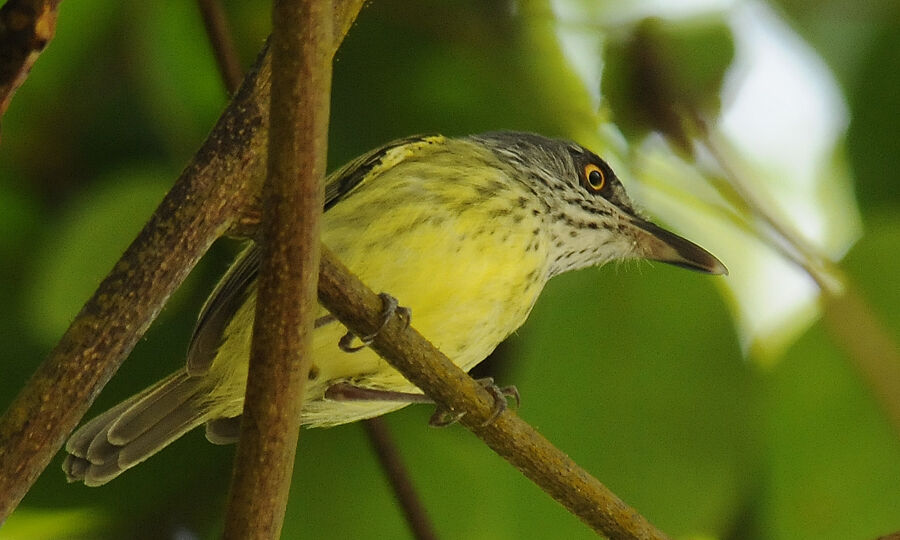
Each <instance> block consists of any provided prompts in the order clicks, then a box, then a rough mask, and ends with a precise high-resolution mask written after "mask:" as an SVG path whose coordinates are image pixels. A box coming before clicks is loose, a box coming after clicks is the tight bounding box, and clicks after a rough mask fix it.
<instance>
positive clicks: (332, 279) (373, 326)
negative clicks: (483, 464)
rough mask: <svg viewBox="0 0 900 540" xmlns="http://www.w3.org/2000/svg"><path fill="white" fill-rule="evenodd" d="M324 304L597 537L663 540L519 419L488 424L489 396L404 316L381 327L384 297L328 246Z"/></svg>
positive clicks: (510, 415)
mask: <svg viewBox="0 0 900 540" xmlns="http://www.w3.org/2000/svg"><path fill="white" fill-rule="evenodd" d="M400 300H401V302H402V300H403V299H402V298H401V299H400ZM319 301H320V302H321V303H322V305H323V306H325V307H326V308H327V309H328V310H329V311H330V312H331V313H332V314H333V315H334V316H335V317H337V318H338V320H340V321H341V323H343V324H344V325H345V326H347V328H348V329H350V330H351V331H352V332H353V333H354V334H356V335H371V334H373V333H374V334H376V336H375V340H374V342H373V343H372V345H371V347H372V349H374V350H375V352H377V353H378V354H379V355H380V356H381V357H383V358H384V359H385V360H387V361H388V362H389V363H390V364H391V365H392V366H393V367H395V368H396V369H397V370H398V371H400V372H401V373H402V374H403V376H404V377H406V378H407V379H409V380H410V381H411V382H412V383H413V384H415V385H416V386H418V387H419V388H421V389H422V391H424V392H425V393H426V394H428V396H429V397H431V398H432V399H434V400H435V402H436V403H438V404H439V405H442V406H443V407H445V408H447V410H450V411H459V412H465V414H464V415H463V416H462V419H461V420H460V423H461V424H462V425H463V426H465V427H466V428H468V429H469V430H471V431H472V432H473V433H475V435H477V436H478V437H479V438H480V439H482V440H483V441H484V442H485V443H486V444H487V445H488V446H490V447H491V448H492V449H493V450H494V451H495V452H497V454H499V455H500V456H501V457H503V458H504V459H506V460H507V461H509V462H510V463H511V464H512V465H513V466H515V467H516V468H517V469H519V470H520V471H522V473H523V474H525V476H527V477H528V478H530V479H531V480H532V481H533V482H534V483H536V484H537V485H539V486H540V487H541V489H543V490H544V491H546V492H547V493H548V494H549V495H550V496H552V497H553V498H554V499H556V500H557V501H558V502H559V503H561V504H562V505H563V506H565V507H566V508H567V509H568V510H569V511H570V512H572V513H573V514H575V515H576V516H578V517H579V518H580V519H581V520H582V521H584V522H585V523H586V524H587V525H589V526H590V527H592V528H593V529H594V530H596V531H597V532H601V533H603V534H604V535H606V536H608V537H609V538H612V539H634V538H641V539H661V538H666V536H665V535H664V534H663V533H662V532H660V531H658V530H657V529H655V528H654V527H653V525H651V524H650V523H649V522H648V521H647V520H646V519H645V518H644V517H643V516H641V515H640V514H638V513H637V511H635V510H634V509H632V508H629V507H628V506H627V505H626V504H625V503H624V502H622V501H621V500H620V499H619V498H618V497H616V496H615V494H613V493H612V492H611V491H609V489H607V488H606V486H604V485H603V484H601V483H600V482H599V481H598V480H597V479H595V478H593V477H592V476H591V475H590V474H589V473H588V472H587V471H585V470H584V469H582V468H581V467H579V466H578V464H577V463H575V462H574V461H572V459H571V458H569V457H568V456H567V455H565V454H564V453H563V452H561V451H560V450H558V449H557V448H555V447H554V446H553V445H552V444H550V442H549V441H548V440H547V439H545V438H544V437H543V436H541V435H540V434H539V433H538V432H537V431H535V430H534V428H532V427H531V426H529V425H528V424H527V423H525V422H524V421H522V420H521V419H520V418H519V417H518V416H517V415H516V414H515V413H514V412H512V411H510V410H506V411H504V412H503V413H502V414H501V415H500V416H498V417H497V418H496V420H493V421H491V418H492V416H493V413H494V398H493V397H492V396H491V394H489V393H488V392H487V391H486V390H485V389H484V387H483V386H482V385H480V384H479V383H477V382H476V381H475V380H474V379H472V378H471V377H470V376H468V375H467V374H466V373H465V372H464V371H463V370H461V369H460V368H459V367H458V366H456V365H455V364H453V362H451V361H450V360H449V359H448V358H447V357H446V356H444V355H443V354H442V353H441V352H440V351H439V350H437V349H436V348H435V347H434V345H432V344H431V343H430V342H429V341H428V340H426V339H425V338H424V337H422V335H421V334H419V333H418V332H416V331H415V330H414V329H413V328H408V327H407V325H406V321H405V320H404V319H403V318H402V317H401V316H399V315H396V314H395V315H394V316H393V317H392V318H391V320H390V321H389V322H388V324H387V325H385V326H383V327H382V322H383V320H382V319H383V314H382V301H381V297H380V296H378V295H376V294H375V293H373V292H372V291H371V290H369V289H368V288H367V287H366V286H365V285H364V284H363V283H362V282H360V281H359V279H358V278H357V277H356V276H354V275H353V274H351V273H350V271H349V270H347V268H346V267H344V265H343V264H341V262H340V261H338V260H337V258H336V257H335V256H334V255H333V254H332V253H331V252H329V251H328V249H327V248H326V247H325V246H322V263H321V267H320V269H319ZM413 325H415V320H413Z"/></svg>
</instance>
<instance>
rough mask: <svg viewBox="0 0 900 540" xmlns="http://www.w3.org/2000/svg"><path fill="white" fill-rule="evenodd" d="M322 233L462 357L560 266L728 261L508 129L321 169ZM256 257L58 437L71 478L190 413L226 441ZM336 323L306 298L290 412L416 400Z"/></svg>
mask: <svg viewBox="0 0 900 540" xmlns="http://www.w3.org/2000/svg"><path fill="white" fill-rule="evenodd" d="M322 240H323V242H324V243H325V244H326V245H327V246H328V247H329V248H330V249H331V250H332V251H333V252H334V253H335V254H337V255H338V257H339V258H340V259H341V260H342V261H343V262H344V263H345V264H346V265H347V266H348V267H349V268H350V269H351V270H352V271H353V272H355V273H356V274H357V275H358V276H359V277H360V278H361V279H362V280H363V281H364V282H365V283H366V284H367V285H369V286H370V287H371V288H373V289H375V290H381V291H386V292H387V293H390V294H391V295H393V296H394V297H396V298H397V299H399V301H400V302H401V303H402V304H403V305H404V306H408V307H409V308H410V309H411V311H412V313H413V314H415V319H414V326H415V327H416V328H417V329H418V330H419V331H420V332H421V333H422V334H423V335H424V336H426V337H427V338H429V339H430V340H431V341H432V343H434V344H435V345H436V346H437V347H438V348H439V349H440V350H441V351H442V352H443V353H444V354H446V355H447V356H448V357H449V358H450V359H451V360H452V361H453V362H454V363H456V364H457V365H459V366H460V367H461V368H462V369H464V370H469V369H470V368H472V367H473V366H474V365H475V364H477V363H478V362H480V361H482V360H484V358H485V357H487V355H488V354H490V352H491V351H493V350H494V348H495V347H496V346H497V345H498V344H499V343H500V342H501V341H503V339H505V338H506V337H507V336H509V335H510V334H511V333H512V332H513V331H515V330H516V329H517V328H519V326H521V325H522V323H523V322H525V319H526V317H527V316H528V314H529V312H530V311H531V308H532V306H533V305H534V303H535V301H536V300H537V298H538V296H539V295H540V293H541V290H542V289H543V288H544V284H545V283H547V280H549V279H550V278H552V277H553V276H556V275H559V274H561V273H563V272H568V271H570V270H577V269H579V268H584V267H588V266H597V265H602V264H604V263H606V262H608V261H611V260H621V259H649V260H655V261H662V262H666V263H671V264H674V265H677V266H681V267H684V268H689V269H692V270H699V271H701V272H706V273H710V274H724V273H726V269H725V266H723V265H722V263H721V262H719V260H718V259H716V258H715V257H714V256H713V255H711V254H710V253H708V252H707V251H705V250H704V249H702V248H700V247H699V246H697V245H696V244H693V243H691V242H689V241H687V240H685V239H684V238H681V237H679V236H677V235H675V234H673V233H670V232H668V231H666V230H664V229H661V228H660V227H658V226H656V225H654V224H652V223H650V222H648V221H647V220H645V219H644V218H642V217H641V216H640V215H639V214H638V212H637V211H636V210H635V208H634V206H633V205H632V203H631V201H630V200H629V199H628V196H627V195H626V193H625V189H624V188H623V187H622V184H621V183H620V182H619V180H618V178H616V175H615V173H613V171H612V169H610V167H609V165H608V164H607V163H606V162H605V161H603V160H602V159H600V158H599V157H598V156H597V155H596V154H594V153H592V152H590V151H589V150H587V149H585V148H583V147H581V146H579V145H577V144H574V143H572V142H568V141H563V140H556V139H549V138H545V137H542V136H539V135H534V134H529V133H517V132H494V133H485V134H482V135H475V136H470V137H463V138H447V137H442V136H421V137H410V138H406V139H401V140H398V141H394V142H392V143H389V144H387V145H385V146H383V147H381V148H378V149H376V150H373V151H372V152H369V153H368V154H365V155H363V156H361V157H360V158H358V159H356V160H355V161H353V162H351V163H349V164H348V165H346V166H344V167H343V168H341V169H340V170H338V171H336V172H335V173H333V174H331V175H330V176H329V177H328V178H327V180H326V186H325V213H324V215H323V218H322ZM258 268H259V248H258V246H256V245H255V244H253V245H251V246H250V247H248V248H247V249H246V250H245V251H244V252H243V253H242V254H241V255H240V256H239V257H238V258H237V260H236V261H235V263H234V264H233V266H232V267H231V268H230V269H229V271H228V272H227V273H226V274H225V276H224V277H223V279H222V281H221V282H220V283H219V285H218V286H217V287H216V288H215V290H214V291H213V293H212V295H211V296H210V298H209V300H208V301H207V302H206V305H205V306H204V307H203V310H202V312H201V313H200V317H199V320H198V322H197V327H196V329H195V331H194V335H193V337H192V339H191V343H190V346H189V348H188V353H187V365H186V366H185V368H184V369H181V370H179V371H177V372H176V373H173V374H172V375H170V376H169V377H167V378H165V379H163V380H162V381H160V382H158V383H156V384H154V385H153V386H150V387H149V388H147V389H146V390H144V391H143V392H141V393H139V394H137V395H135V396H133V397H131V398H129V399H127V400H125V401H124V402H122V403H120V404H119V405H117V406H115V407H113V408H112V409H110V410H109V411H107V412H105V413H103V414H101V415H100V416H98V417H96V418H94V419H93V420H91V421H90V422H88V423H87V424H85V425H84V426H82V427H81V428H80V429H79V430H78V431H76V432H75V433H74V435H72V437H71V438H70V439H69V441H68V443H67V444H66V451H67V452H68V453H69V456H67V458H66V460H65V463H64V464H63V468H64V470H65V472H66V474H67V476H68V478H69V480H70V481H83V482H84V483H85V484H87V485H92V486H93V485H101V484H104V483H106V482H108V481H110V480H111V479H113V478H115V477H116V476H118V475H119V474H121V473H122V472H123V471H125V470H126V469H128V468H130V467H132V466H134V465H136V464H138V463H140V462H141V461H143V460H145V459H147V458H148V457H150V456H151V455H153V454H155V453H156V452H158V451H159V450H161V449H162V448H163V447H165V446H166V445H167V444H169V443H170V442H172V441H173V440H175V439H177V438H178V437H180V436H181V435H183V434H184V433H185V432H187V431H189V430H191V429H193V428H195V427H197V426H200V425H201V424H205V425H206V437H207V438H208V439H209V440H210V441H211V442H213V443H217V444H224V443H229V442H234V441H235V440H236V439H237V434H238V431H239V430H238V426H239V423H238V422H239V420H240V415H241V412H242V408H243V402H244V389H245V386H246V380H247V366H248V359H249V352H250V339H251V328H252V326H253V318H254V306H255V303H256V278H257V272H258ZM346 333H347V330H346V328H344V327H343V325H341V324H340V323H339V322H338V321H337V320H336V319H334V318H333V317H331V316H330V315H329V314H328V312H327V311H325V310H324V308H320V313H319V315H318V318H317V320H316V323H315V331H314V336H313V347H312V354H313V359H312V367H311V368H310V372H309V381H308V383H307V385H306V390H305V392H306V396H305V401H304V405H303V413H302V422H303V423H304V424H308V425H311V426H332V425H336V424H343V423H346V422H352V421H355V420H360V419H364V418H371V417H373V416H377V415H380V414H384V413H386V412H390V411H393V410H396V409H398V408H400V407H403V406H404V405H406V404H408V403H411V402H417V401H423V398H424V396H422V394H421V392H419V391H418V390H417V389H416V387H415V386H413V385H412V384H411V383H410V382H408V381H407V380H406V379H405V378H404V377H403V376H402V375H401V374H400V373H398V372H397V371H395V370H394V369H393V368H392V367H391V366H390V365H388V364H387V363H386V362H385V361H384V360H382V359H381V358H379V357H378V356H377V355H376V354H375V353H374V352H373V351H372V350H370V349H362V350H359V351H356V352H354V351H353V349H352V348H351V347H350V346H349V345H348V344H347V343H346V339H345V340H342V339H341V338H342V336H344V335H346ZM339 342H340V343H342V346H339V345H338V344H339ZM336 390H339V391H336Z"/></svg>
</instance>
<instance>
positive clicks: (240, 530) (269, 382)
mask: <svg viewBox="0 0 900 540" xmlns="http://www.w3.org/2000/svg"><path fill="white" fill-rule="evenodd" d="M272 20H273V31H272V38H271V42H270V43H271V47H272V99H271V105H270V109H269V110H270V118H271V122H270V127H269V134H270V136H269V152H268V155H269V159H268V174H267V177H266V182H265V184H264V186H263V203H264V205H263V210H264V212H263V219H262V238H261V242H262V255H261V260H260V273H259V284H258V292H257V302H256V317H255V322H254V326H253V343H252V346H251V349H250V371H249V374H248V377H247V391H246V400H245V402H244V414H243V416H242V418H243V420H242V421H241V438H240V442H238V449H237V455H236V456H235V463H234V476H233V479H232V486H231V492H230V497H229V501H228V512H227V514H226V518H225V534H224V537H225V538H234V539H250V538H259V539H267V538H279V537H280V535H281V527H282V523H283V521H284V512H285V510H286V508H287V500H288V492H289V490H290V486H291V474H292V472H293V468H294V467H293V466H294V454H295V453H296V451H297V437H298V435H299V432H300V411H301V408H302V406H303V398H304V388H305V383H306V379H307V375H308V374H309V366H310V364H311V361H312V355H311V354H310V348H311V341H312V340H311V338H312V331H313V321H314V320H315V317H316V312H317V310H318V302H316V279H317V276H318V270H319V221H320V217H321V214H322V206H323V201H324V192H325V190H324V182H323V179H324V176H325V166H326V148H327V143H328V116H329V100H330V96H331V53H332V50H331V2H324V1H322V0H275V3H274V7H273V15H272Z"/></svg>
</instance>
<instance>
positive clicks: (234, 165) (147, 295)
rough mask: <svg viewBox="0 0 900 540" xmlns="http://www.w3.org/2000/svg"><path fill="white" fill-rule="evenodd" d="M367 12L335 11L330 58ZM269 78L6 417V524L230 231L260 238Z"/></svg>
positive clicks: (2, 497)
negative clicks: (256, 231) (257, 224)
mask: <svg viewBox="0 0 900 540" xmlns="http://www.w3.org/2000/svg"><path fill="white" fill-rule="evenodd" d="M362 4H363V0H340V1H338V2H336V3H335V6H334V18H333V20H334V23H333V24H334V35H333V42H332V48H331V53H332V54H333V53H334V51H336V50H337V47H338V45H340V42H341V40H342V39H343V37H344V35H345V34H346V33H347V31H348V30H349V29H350V26H351V25H352V23H353V20H354V19H355V18H356V15H357V13H358V12H359V9H360V8H361V7H362ZM270 75H271V64H270V54H269V52H268V51H265V52H264V53H263V54H261V55H260V58H259V60H257V63H256V66H255V68H254V69H253V70H252V71H251V72H250V73H248V75H247V77H246V79H245V80H244V83H243V85H242V87H241V89H240V90H239V91H238V93H237V94H236V95H235V97H234V99H233V100H232V102H231V103H230V104H229V105H228V108H227V109H226V110H225V112H224V113H223V114H222V116H221V117H220V119H219V121H218V123H217V124H216V126H215V127H214V128H213V130H212V133H211V134H210V136H209V137H208V138H207V140H206V142H205V143H204V144H203V146H202V147H201V148H200V150H199V151H198V152H197V154H196V155H195V156H194V158H193V159H192V160H191V163H190V164H188V166H187V168H186V169H185V170H184V172H182V174H181V176H180V177H179V178H178V180H177V181H176V183H175V185H174V186H173V187H172V190H171V191H170V192H169V193H168V194H167V195H166V197H165V199H163V201H162V203H161V204H160V206H159V207H158V208H157V209H156V211H155V212H154V214H153V216H151V218H150V220H149V222H148V223H147V225H145V226H144V228H143V230H142V231H141V232H140V234H139V235H138V237H137V238H136V239H135V240H134V242H133V243H132V244H131V246H129V247H128V249H127V250H126V251H125V253H124V254H123V255H122V257H121V258H120V259H119V261H118V262H117V263H116V265H115V267H114V268H113V270H112V271H111V272H110V273H109V275H107V277H106V278H105V279H104V280H103V282H102V283H101V284H100V286H99V287H98V288H97V290H96V291H95V292H94V294H93V296H92V297H91V298H90V299H89V300H88V301H87V303H86V304H85V306H84V307H83V308H82V310H81V312H80V313H79V314H78V316H77V317H76V318H75V320H74V321H73V322H72V324H71V325H70V326H69V328H68V330H66V333H65V334H63V336H62V338H61V339H60V341H59V343H57V345H56V347H55V348H54V349H53V351H52V352H51V353H50V355H49V356H48V358H47V359H46V360H45V361H44V362H43V363H42V364H41V365H40V366H39V367H38V369H37V370H36V371H35V373H34V374H33V375H32V376H31V379H30V380H29V381H28V383H27V384H26V385H25V387H24V388H23V389H22V390H21V391H20V392H19V395H18V396H17V397H16V398H15V400H13V402H12V403H11V404H10V406H9V408H8V409H7V410H6V412H5V413H4V414H3V416H2V417H0V523H2V522H3V521H4V520H5V519H6V517H7V516H8V515H9V514H10V513H11V512H12V511H13V510H14V509H15V507H16V506H17V505H18V504H19V501H20V500H21V499H22V497H23V496H24V495H25V493H26V492H27V491H28V489H29V488H30V487H31V485H32V484H33V483H34V481H35V480H36V479H37V477H38V475H39V474H40V473H41V471H43V470H44V468H46V466H47V464H48V463H49V462H50V459H51V458H52V457H53V455H54V454H55V453H56V452H57V450H59V448H60V446H62V443H63V441H64V440H65V438H66V437H67V436H68V434H69V433H70V432H71V431H72V430H73V429H74V428H75V426H76V425H77V424H78V421H79V420H80V419H81V417H82V416H84V413H85V412H86V411H87V409H88V407H90V405H91V403H92V402H93V400H94V398H95V397H96V396H97V394H98V393H99V392H100V390H101V389H102V388H103V386H105V385H106V383H107V382H108V381H109V379H110V377H112V375H113V374H114V373H115V372H116V370H117V369H118V368H119V366H120V365H121V363H122V361H123V360H124V359H125V357H126V356H128V354H129V353H130V352H131V349H132V348H133V347H134V344H135V343H136V342H137V341H138V339H140V337H141V336H142V335H143V334H144V332H145V331H146V329H147V328H148V327H149V325H150V323H151V322H152V321H153V319H155V318H156V315H157V314H158V313H159V311H160V310H161V309H162V306H163V305H164V304H165V302H166V300H167V299H168V297H169V295H170V294H171V293H172V291H174V290H175V289H176V288H177V287H178V285H180V284H181V282H182V281H183V280H184V278H185V276H186V275H187V274H188V273H189V272H190V270H191V269H192V268H193V267H194V265H195V264H196V262H197V260H199V258H200V257H201V256H202V255H203V253H205V252H206V250H207V248H208V247H209V245H210V244H211V243H212V242H213V240H215V239H216V238H217V237H219V236H220V235H221V234H222V233H223V232H225V231H226V230H228V231H229V232H231V233H233V234H246V233H247V232H248V231H250V230H253V228H252V227H250V226H249V225H247V223H246V222H248V221H255V220H256V219H258V207H259V205H258V202H257V200H256V199H257V197H258V193H259V189H260V181H261V179H262V177H263V171H264V170H265V169H264V168H265V147H266V140H267V130H268V122H269V114H268V99H269V87H270V86H269V85H270ZM135 299H139V300H138V301H136V300H135Z"/></svg>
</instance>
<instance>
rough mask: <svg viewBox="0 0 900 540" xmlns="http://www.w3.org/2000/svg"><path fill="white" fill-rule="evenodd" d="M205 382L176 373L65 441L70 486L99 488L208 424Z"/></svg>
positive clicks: (65, 463) (65, 465)
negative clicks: (202, 401)
mask: <svg viewBox="0 0 900 540" xmlns="http://www.w3.org/2000/svg"><path fill="white" fill-rule="evenodd" d="M202 389H203V386H202V379H201V378H199V377H190V376H188V375H187V374H186V373H184V372H178V373H175V374H172V375H170V376H169V377H167V378H165V379H163V380H162V381H160V382H159V383H157V384H155V385H153V386H151V387H149V388H147V389H146V390H144V391H143V392H141V393H140V394H138V395H136V396H134V397H131V398H129V399H127V400H125V401H123V402H122V403H120V404H118V405H116V406H115V407H113V408H112V409H110V410H108V411H107V412H105V413H103V414H101V415H100V416H98V417H96V418H94V419H93V420H91V421H90V422H88V423H87V424H85V425H84V426H82V427H81V428H80V429H78V431H76V432H75V433H74V434H73V435H72V437H71V438H70V439H69V441H68V442H67V443H66V451H67V452H68V453H69V455H68V456H66V459H65V461H64V462H63V471H64V472H65V473H66V476H67V478H68V480H69V482H78V481H83V482H84V483H85V485H88V486H99V485H102V484H105V483H107V482H109V481H110V480H112V479H113V478H115V477H117V476H118V475H120V474H121V473H122V472H124V471H125V470H126V469H128V468H130V467H133V466H134V465H137V464H138V463H140V462H142V461H144V460H145V459H147V458H148V457H150V456H151V455H153V454H155V453H156V452H158V451H159V450H160V449H162V448H163V447H164V446H166V445H167V444H169V443H170V442H172V441H173V440H175V439H177V438H178V437H180V436H182V435H184V434H185V433H186V432H187V431H190V430H191V429H193V428H195V427H197V426H198V425H200V424H202V423H203V422H204V421H206V420H207V418H206V417H205V415H206V410H205V408H204V407H202V406H200V405H199V404H200V400H199V399H197V398H199V397H200V392H201V390H202Z"/></svg>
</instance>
